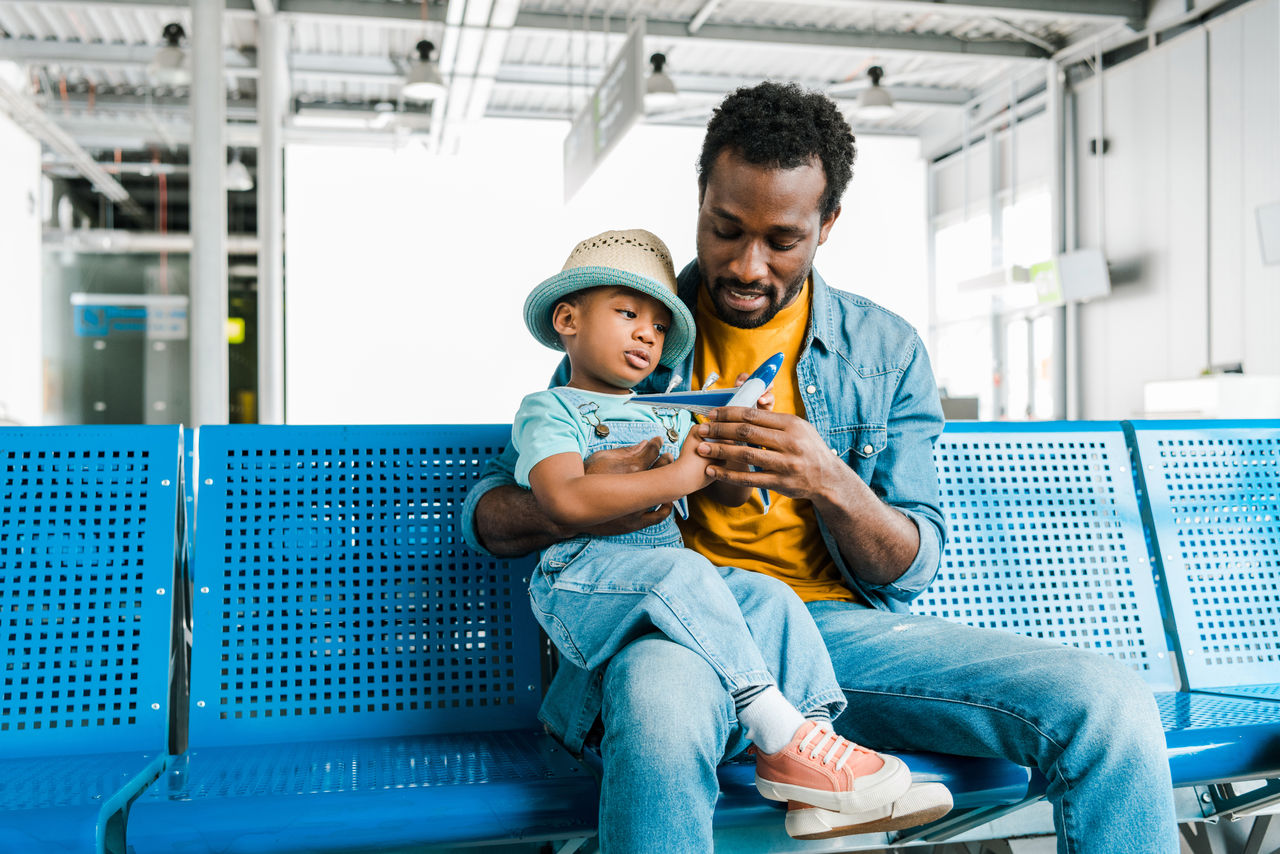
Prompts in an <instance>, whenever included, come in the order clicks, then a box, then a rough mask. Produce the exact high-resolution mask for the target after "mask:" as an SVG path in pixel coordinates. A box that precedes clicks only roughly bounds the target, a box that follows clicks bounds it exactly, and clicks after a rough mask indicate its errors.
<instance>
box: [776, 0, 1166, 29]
mask: <svg viewBox="0 0 1280 854" xmlns="http://www.w3.org/2000/svg"><path fill="white" fill-rule="evenodd" d="M791 4H792V5H795V6H807V7H810V8H813V7H822V8H833V9H840V10H844V11H848V10H851V9H856V10H860V11H867V12H888V13H892V14H903V13H906V14H913V15H921V14H932V15H946V16H947V17H951V18H987V17H990V16H992V15H1002V16H1004V17H1013V18H1020V19H1023V20H1035V21H1071V22H1073V23H1091V24H1099V25H1104V26H1105V25H1107V24H1113V23H1118V22H1122V21H1123V22H1129V23H1132V22H1134V21H1139V20H1142V19H1143V18H1144V17H1145V15H1146V4H1145V0H1065V2H1060V1H1059V0H791Z"/></svg>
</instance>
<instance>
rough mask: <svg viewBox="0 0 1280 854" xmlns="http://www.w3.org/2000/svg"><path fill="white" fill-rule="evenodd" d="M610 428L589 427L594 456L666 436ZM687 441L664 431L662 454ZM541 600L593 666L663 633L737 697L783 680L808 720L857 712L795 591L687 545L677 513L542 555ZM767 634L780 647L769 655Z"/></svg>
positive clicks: (541, 616)
mask: <svg viewBox="0 0 1280 854" xmlns="http://www.w3.org/2000/svg"><path fill="white" fill-rule="evenodd" d="M556 393H557V394H561V395H563V396H564V397H566V399H568V400H569V401H570V402H571V404H573V405H574V406H577V405H578V404H579V402H580V401H584V400H585V398H578V397H577V395H575V394H574V392H573V390H572V389H564V388H561V389H556ZM607 426H608V435H607V436H599V435H598V434H597V433H596V431H594V430H592V429H590V428H585V427H584V433H585V435H586V436H587V454H588V456H589V455H590V454H593V453H595V452H596V451H601V450H605V449H609V448H620V447H626V446H629V445H634V444H636V443H638V442H643V441H645V440H647V439H650V438H652V437H653V436H655V435H663V434H664V433H665V429H664V427H663V425H661V424H658V423H655V422H652V421H609V422H607ZM683 439H684V436H683V435H680V436H678V437H677V440H676V441H674V442H673V441H671V440H670V439H669V437H668V436H666V435H663V446H662V452H663V453H670V454H671V455H672V456H676V455H677V454H678V452H679V444H680V442H681V441H683ZM529 596H530V598H531V600H532V604H533V612H534V615H535V616H536V617H537V619H538V622H539V623H541V624H542V628H543V629H544V630H545V631H546V633H547V635H548V636H549V637H550V638H551V640H552V642H553V643H554V644H555V645H556V648H557V649H558V650H559V651H560V654H561V655H563V656H564V657H565V658H566V659H568V660H569V661H570V662H572V663H573V664H575V665H576V666H578V667H580V668H582V669H584V670H588V671H592V670H595V669H596V668H599V667H601V666H602V665H604V664H606V663H607V662H608V661H609V659H610V658H612V657H613V655H614V654H615V653H617V652H618V651H619V650H620V649H622V648H623V647H625V646H626V645H627V644H629V643H630V642H631V641H633V640H635V639H636V638H639V637H641V636H643V635H646V634H650V633H652V632H655V631H656V632H660V633H662V634H663V635H665V636H666V637H668V638H669V639H671V640H673V641H675V642H676V643H679V644H681V645H682V646H685V647H687V648H689V649H690V650H692V651H693V652H696V653H697V654H698V655H700V656H702V657H703V658H704V659H705V660H706V661H707V662H708V663H709V664H711V666H712V667H713V668H714V669H715V671H716V673H717V674H718V675H719V677H720V680H721V681H722V682H723V683H724V686H725V689H726V690H727V691H729V692H730V693H731V694H737V693H740V692H743V691H746V690H747V689H750V688H756V687H759V686H764V685H774V684H776V685H777V686H778V688H779V690H780V691H781V692H782V693H783V695H784V696H785V697H786V698H787V699H788V700H789V701H791V703H792V705H794V706H795V707H796V708H797V709H799V710H800V712H801V713H802V714H806V715H810V716H814V717H828V716H829V717H835V716H836V715H838V714H839V713H840V712H841V711H842V710H843V709H844V707H845V704H846V700H845V696H844V692H843V691H841V690H840V687H839V684H838V683H837V682H836V678H835V673H834V671H833V670H832V668H831V662H830V659H829V657H828V655H827V652H826V648H825V646H824V645H823V642H822V637H821V635H819V633H818V630H817V627H816V626H815V625H814V622H813V618H812V617H811V616H810V615H809V611H808V609H807V608H806V607H805V605H804V603H803V602H801V601H800V598H799V597H798V596H796V594H795V592H794V591H792V590H791V588H790V587H788V586H787V585H786V584H785V583H783V582H781V581H778V580H777V579H774V578H770V577H769V576H767V575H762V574H760V573H757V572H749V571H747V570H742V569H735V568H733V567H716V566H713V565H712V564H711V563H710V562H709V561H708V560H707V559H706V558H704V557H703V556H702V555H700V554H698V553H697V552H694V551H691V550H689V549H686V548H684V546H683V542H682V540H681V538H680V529H679V528H678V527H676V522H675V518H674V513H673V514H670V515H668V516H667V518H666V519H664V520H662V521H661V522H659V523H657V524H656V525H651V526H650V527H648V528H644V529H643V530H640V531H636V532H634V533H631V534H620V535H617V536H612V537H578V538H574V539H571V540H565V541H563V542H560V543H556V544H555V545H553V546H551V547H550V548H548V549H547V550H546V551H544V552H543V553H542V557H541V559H540V560H539V562H538V567H537V569H536V570H535V571H534V574H533V578H532V580H531V583H530V586H529ZM744 614H745V615H747V616H744ZM757 637H769V638H776V639H777V641H776V642H773V643H770V644H769V645H768V646H769V648H768V649H767V650H763V651H762V649H761V646H760V645H759V644H757V641H756V638H757Z"/></svg>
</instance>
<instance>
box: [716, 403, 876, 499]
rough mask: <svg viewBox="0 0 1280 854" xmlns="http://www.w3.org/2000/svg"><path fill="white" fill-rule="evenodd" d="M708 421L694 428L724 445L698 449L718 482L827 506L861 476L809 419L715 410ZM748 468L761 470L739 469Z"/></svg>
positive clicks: (734, 409) (738, 409) (737, 408)
mask: <svg viewBox="0 0 1280 854" xmlns="http://www.w3.org/2000/svg"><path fill="white" fill-rule="evenodd" d="M708 418H709V419H710V420H708V421H706V422H705V423H703V424H699V425H698V426H697V427H696V428H694V429H695V430H696V431H697V435H698V436H699V437H700V438H703V439H717V440H719V441H717V442H703V443H702V444H701V445H699V446H698V454H699V456H701V457H703V458H704V459H706V460H708V461H709V462H710V463H711V469H710V474H711V476H712V477H714V478H715V479H716V480H723V481H726V482H728V483H733V484H736V485H738V486H749V487H762V488H764V489H768V490H770V491H772V492H776V493H778V494H779V495H786V496H788V497H790V498H799V499H805V500H808V501H813V502H815V503H822V502H823V501H824V499H825V500H826V501H828V502H830V501H832V500H834V496H835V494H838V493H839V491H841V484H846V483H847V482H848V479H849V478H850V477H851V476H852V477H854V478H856V477H857V476H856V475H854V474H853V472H852V470H851V469H850V468H849V467H848V466H846V465H845V464H844V463H843V462H842V461H841V460H840V459H839V458H837V457H836V456H835V455H834V454H832V453H831V449H830V448H828V447H827V446H826V444H825V443H824V442H823V441H822V439H821V437H819V436H818V431H817V430H815V429H814V428H813V425H812V424H810V423H809V422H808V421H805V420H804V419H803V418H797V417H796V416H795V415H790V414H787V413H783V412H769V411H765V410H762V409H754V408H747V407H742V406H726V407H722V408H720V409H716V410H713V411H712V412H711V413H709V415H708ZM735 442H741V443H743V444H732V443H735ZM752 445H754V446H757V447H750V446H752ZM748 466H756V467H757V468H759V469H760V471H757V472H753V471H739V470H738V469H745V468H747V467H748Z"/></svg>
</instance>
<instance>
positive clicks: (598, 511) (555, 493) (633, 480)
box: [529, 435, 710, 530]
mask: <svg viewBox="0 0 1280 854" xmlns="http://www.w3.org/2000/svg"><path fill="white" fill-rule="evenodd" d="M690 440H691V441H693V443H694V447H693V448H686V452H685V453H681V454H680V457H679V458H678V459H677V460H676V461H675V462H674V463H671V464H670V465H667V466H663V467H662V468H657V469H649V470H647V471H639V472H633V473H631V474H586V473H585V472H584V471H583V467H582V457H581V456H579V455H578V454H555V455H553V456H550V457H547V458H546V459H544V460H542V461H541V462H539V463H538V464H537V465H535V466H534V467H533V469H532V470H531V471H530V472H529V486H530V488H532V489H533V497H534V498H535V499H537V502H538V506H539V507H541V508H542V511H543V512H544V513H546V514H547V515H548V516H550V517H551V519H552V521H554V522H555V523H556V524H557V525H563V526H565V527H566V528H569V529H571V530H582V529H583V528H589V527H591V526H593V525H600V524H603V523H605V522H608V521H610V520H613V519H617V518H620V517H622V516H626V515H629V514H631V513H637V512H640V511H642V510H647V509H649V508H651V507H654V506H655V505H658V504H666V503H667V502H670V501H674V500H676V499H677V498H683V497H684V496H686V495H688V494H689V493H691V492H697V491H698V490H699V489H701V488H702V487H703V486H705V485H706V484H707V483H708V482H709V480H710V479H709V478H708V477H707V474H706V469H707V461H706V460H704V459H703V458H702V457H700V456H698V454H697V451H696V450H695V448H696V447H697V442H698V441H699V440H698V439H697V437H695V436H692V435H690V436H689V437H688V439H687V440H686V445H687V443H688V441H690Z"/></svg>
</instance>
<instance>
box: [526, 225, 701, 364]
mask: <svg viewBox="0 0 1280 854" xmlns="http://www.w3.org/2000/svg"><path fill="white" fill-rule="evenodd" d="M607 285H621V286H623V287H627V288H631V289H632V290H636V291H640V293H642V294H648V295H649V296H651V297H653V298H654V299H656V300H658V301H659V302H661V303H662V304H663V305H665V306H666V307H667V308H669V309H671V328H670V329H668V330H667V335H666V339H665V341H664V342H663V347H662V360H661V361H662V364H664V365H666V366H667V367H675V366H676V365H678V364H680V362H681V361H683V360H684V357H685V356H686V355H688V353H689V350H690V349H691V348H692V347H693V316H692V315H690V314H689V309H687V308H685V305H684V303H683V302H681V301H680V297H678V296H677V295H676V271H675V267H674V266H673V265H672V263H671V252H670V251H669V250H668V249H667V245H666V244H665V243H663V242H662V240H661V239H660V238H659V237H658V236H657V235H655V234H652V233H651V232H648V231H645V230H643V229H639V228H633V229H630V230H627V231H606V232H604V233H603V234H597V235H596V236H595V237H588V238H587V239H586V240H584V241H582V242H581V243H579V244H578V245H577V246H575V247H574V248H573V251H572V252H570V253H569V260H567V261H565V262H564V268H563V269H561V270H560V272H559V273H556V274H555V275H554V276H552V277H551V278H549V279H547V280H546V281H545V282H543V283H542V284H540V285H538V286H537V287H536V288H534V289H533V293H531V294H529V297H528V299H526V300H525V301H524V325H525V326H527V327H529V331H530V332H532V333H533V337H534V338H537V339H538V340H539V341H540V342H542V343H543V344H545V345H546V346H548V347H551V348H552V349H554V350H563V349H564V345H562V344H561V343H560V336H559V335H558V334H557V333H556V330H555V327H553V326H552V325H551V310H552V309H553V308H554V307H555V305H556V303H558V302H559V301H560V300H562V299H564V297H565V296H567V295H568V294H571V293H573V292H575V291H581V290H586V289H587V288H597V287H602V286H607Z"/></svg>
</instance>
